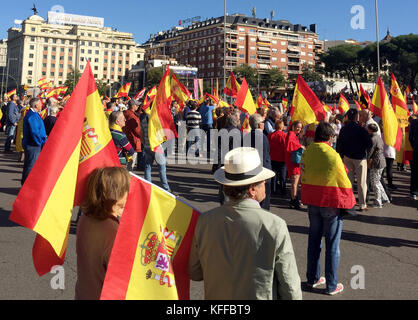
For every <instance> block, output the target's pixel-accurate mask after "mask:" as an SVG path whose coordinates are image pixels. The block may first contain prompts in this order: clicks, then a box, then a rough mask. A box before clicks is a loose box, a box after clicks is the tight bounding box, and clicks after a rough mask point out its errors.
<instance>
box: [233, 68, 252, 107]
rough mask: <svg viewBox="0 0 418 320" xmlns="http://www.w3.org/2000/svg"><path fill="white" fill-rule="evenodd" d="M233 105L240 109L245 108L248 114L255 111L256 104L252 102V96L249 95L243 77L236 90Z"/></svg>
mask: <svg viewBox="0 0 418 320" xmlns="http://www.w3.org/2000/svg"><path fill="white" fill-rule="evenodd" d="M231 74H232V72H231ZM234 105H235V106H237V107H238V108H240V109H241V110H245V111H246V112H248V113H249V114H250V115H252V114H254V113H255V112H256V111H257V106H256V104H255V103H254V100H253V96H252V95H251V92H250V89H249V88H248V84H247V80H245V78H244V79H243V80H242V84H241V87H240V89H239V91H238V94H237V99H236V100H235V104H234Z"/></svg>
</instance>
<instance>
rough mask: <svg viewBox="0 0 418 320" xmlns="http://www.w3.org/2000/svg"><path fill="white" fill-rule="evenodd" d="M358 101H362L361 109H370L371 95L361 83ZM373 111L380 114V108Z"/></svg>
mask: <svg viewBox="0 0 418 320" xmlns="http://www.w3.org/2000/svg"><path fill="white" fill-rule="evenodd" d="M358 102H359V103H360V106H361V109H369V107H371V106H370V96H369V95H368V94H367V92H366V91H365V90H364V89H363V86H362V85H361V84H360V92H359V95H358ZM372 112H373V113H374V114H375V115H378V113H379V110H375V111H373V110H372Z"/></svg>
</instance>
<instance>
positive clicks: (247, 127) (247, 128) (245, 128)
mask: <svg viewBox="0 0 418 320" xmlns="http://www.w3.org/2000/svg"><path fill="white" fill-rule="evenodd" d="M241 131H243V132H251V126H250V115H249V114H248V113H246V115H245V118H244V121H243V122H242V125H241Z"/></svg>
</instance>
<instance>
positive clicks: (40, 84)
mask: <svg viewBox="0 0 418 320" xmlns="http://www.w3.org/2000/svg"><path fill="white" fill-rule="evenodd" d="M46 82H47V80H46V77H43V78H41V79H39V80H38V82H37V84H38V86H42V85H44V84H45V83H46Z"/></svg>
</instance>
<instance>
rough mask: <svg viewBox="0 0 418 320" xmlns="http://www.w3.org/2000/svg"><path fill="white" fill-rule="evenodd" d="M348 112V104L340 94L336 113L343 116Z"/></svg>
mask: <svg viewBox="0 0 418 320" xmlns="http://www.w3.org/2000/svg"><path fill="white" fill-rule="evenodd" d="M348 110H350V104H349V103H348V101H347V99H346V98H345V97H344V96H343V95H342V94H340V100H339V101H338V112H339V113H340V114H345V113H346V112H347V111H348Z"/></svg>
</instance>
